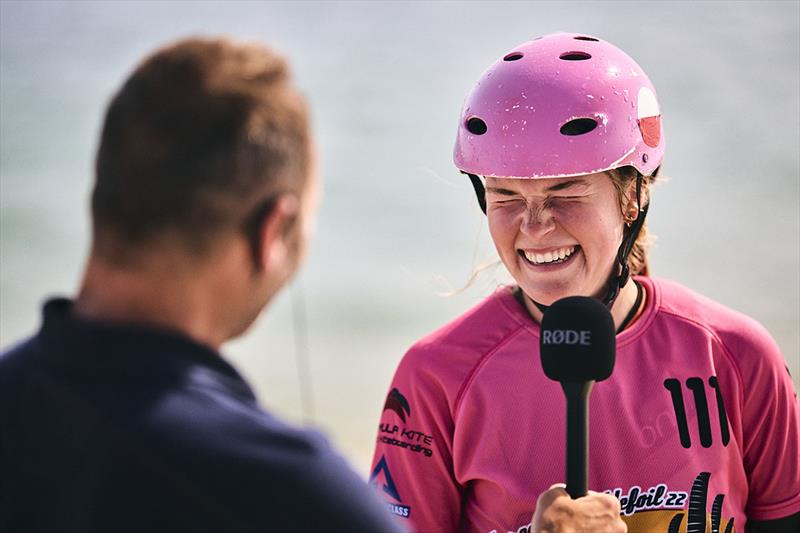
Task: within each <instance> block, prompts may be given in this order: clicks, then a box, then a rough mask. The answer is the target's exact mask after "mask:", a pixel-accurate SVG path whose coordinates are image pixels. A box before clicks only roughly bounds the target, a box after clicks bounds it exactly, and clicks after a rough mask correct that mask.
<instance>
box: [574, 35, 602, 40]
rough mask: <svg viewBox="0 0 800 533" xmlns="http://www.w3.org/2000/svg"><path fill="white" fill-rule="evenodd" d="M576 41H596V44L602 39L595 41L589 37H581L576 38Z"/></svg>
mask: <svg viewBox="0 0 800 533" xmlns="http://www.w3.org/2000/svg"><path fill="white" fill-rule="evenodd" d="M574 39H576V40H578V41H594V42H598V41H600V39H595V38H594V37H589V36H587V35H579V36H578V37H574Z"/></svg>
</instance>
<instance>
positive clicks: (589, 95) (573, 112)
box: [454, 33, 664, 178]
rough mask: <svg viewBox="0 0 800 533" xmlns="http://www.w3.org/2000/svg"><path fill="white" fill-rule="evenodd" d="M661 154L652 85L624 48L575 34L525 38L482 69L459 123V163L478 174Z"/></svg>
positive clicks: (571, 170) (555, 170)
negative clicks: (525, 39)
mask: <svg viewBox="0 0 800 533" xmlns="http://www.w3.org/2000/svg"><path fill="white" fill-rule="evenodd" d="M663 157H664V135H663V131H662V128H661V112H660V109H659V105H658V100H657V99H656V94H655V89H654V88H653V84H652V83H650V80H649V79H648V78H647V75H646V74H645V73H644V71H643V70H642V69H641V67H639V65H637V64H636V62H635V61H634V60H633V59H631V58H630V57H629V56H628V55H627V54H625V52H623V51H622V50H620V49H619V48H617V47H615V46H614V45H612V44H610V43H607V42H605V41H602V40H600V39H597V38H595V37H589V36H586V35H583V34H579V33H554V34H551V35H546V36H544V37H540V38H538V39H535V40H533V41H530V42H527V43H524V44H521V45H520V46H518V47H516V48H514V49H513V50H512V51H511V52H509V53H508V54H506V55H505V56H504V57H502V58H500V59H499V60H498V61H497V62H495V63H494V65H492V66H491V67H489V69H488V70H487V71H486V72H484V73H483V75H482V76H481V78H480V79H479V80H478V82H477V83H476V84H475V87H473V89H472V91H471V92H470V93H469V96H467V100H466V102H465V103H464V108H463V111H462V112H461V122H460V123H459V125H458V136H457V138H456V146H455V151H454V161H455V164H456V166H457V167H458V168H459V169H460V170H462V171H463V172H465V173H468V174H476V175H481V176H505V177H517V178H554V177H561V176H574V175H579V174H591V173H594V172H601V171H604V170H610V169H614V168H619V167H622V166H626V165H631V166H633V167H635V168H636V169H637V170H638V171H639V172H641V173H642V174H644V175H645V176H649V175H651V174H652V173H653V172H654V171H655V170H656V168H658V166H659V165H660V164H661V160H662V159H663Z"/></svg>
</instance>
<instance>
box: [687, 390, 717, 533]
mask: <svg viewBox="0 0 800 533" xmlns="http://www.w3.org/2000/svg"><path fill="white" fill-rule="evenodd" d="M686 386H687V387H689V388H690V389H691V390H692V392H693V393H694V405H695V407H696V408H697V431H699V432H700V444H702V445H703V448H709V447H710V446H711V421H710V420H709V419H708V401H707V400H706V384H705V383H704V382H703V380H702V379H700V378H689V379H687V380H686ZM703 531H705V530H703Z"/></svg>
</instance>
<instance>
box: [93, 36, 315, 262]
mask: <svg viewBox="0 0 800 533" xmlns="http://www.w3.org/2000/svg"><path fill="white" fill-rule="evenodd" d="M309 144H310V133H309V120H308V112H307V107H306V104H305V102H304V100H303V98H302V97H301V96H300V94H299V93H298V92H297V90H296V89H295V88H294V87H293V86H292V85H291V84H290V79H289V72H288V68H287V65H286V62H285V61H284V60H283V58H282V57H280V56H279V55H276V54H275V53H273V52H271V51H270V50H268V49H266V48H264V47H263V46H261V45H257V44H251V43H237V42H233V41H230V40H227V39H201V38H192V39H186V40H182V41H179V42H177V43H174V44H172V45H169V46H167V47H165V48H162V49H160V50H158V51H156V52H155V53H154V54H153V55H151V56H150V57H148V58H146V59H145V60H144V62H143V63H142V64H141V65H139V67H138V68H137V69H136V70H135V71H134V72H133V74H132V75H131V76H130V77H129V78H128V80H127V81H126V82H125V84H124V85H123V86H122V88H121V89H120V90H119V92H118V93H117V94H116V95H115V96H114V98H113V100H112V101H111V103H110V105H109V107H108V111H107V113H106V118H105V123H104V126H103V131H102V136H101V139H100V147H99V150H98V154H97V164H96V183H95V188H94V192H93V195H92V221H93V227H94V235H95V251H96V252H97V253H99V254H100V255H101V256H103V257H104V258H105V259H107V260H111V261H116V262H120V263H124V262H125V261H126V256H127V255H128V254H129V253H130V252H135V251H136V250H138V249H144V248H146V247H147V246H148V245H150V244H152V243H153V242H156V241H157V240H162V239H165V238H166V239H168V240H169V242H170V245H173V244H174V245H176V246H180V247H183V248H185V251H187V252H190V253H192V254H194V255H200V256H201V255H203V254H204V253H205V252H206V251H207V250H208V249H209V247H210V244H211V243H212V242H213V241H214V239H215V238H216V237H217V236H218V235H221V234H224V233H225V232H227V231H230V230H234V231H236V230H238V229H240V228H241V229H244V226H245V225H247V223H248V217H252V215H253V211H254V210H255V211H258V210H259V207H261V210H263V206H264V205H269V200H270V199H271V198H274V197H275V196H277V195H278V194H281V193H286V192H289V193H296V194H298V195H299V194H300V193H301V191H302V189H303V185H304V182H305V180H306V178H307V176H308V172H309V166H310V161H309V160H310V147H309Z"/></svg>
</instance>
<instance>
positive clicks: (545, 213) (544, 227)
mask: <svg viewBox="0 0 800 533" xmlns="http://www.w3.org/2000/svg"><path fill="white" fill-rule="evenodd" d="M554 228H555V220H554V219H553V214H552V212H551V211H550V209H547V208H546V206H529V207H528V210H527V212H526V213H525V216H524V217H523V219H522V227H521V228H520V229H521V231H522V232H523V233H525V234H527V235H530V236H531V237H542V236H544V235H547V234H548V233H550V232H551V231H553V229H554Z"/></svg>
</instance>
